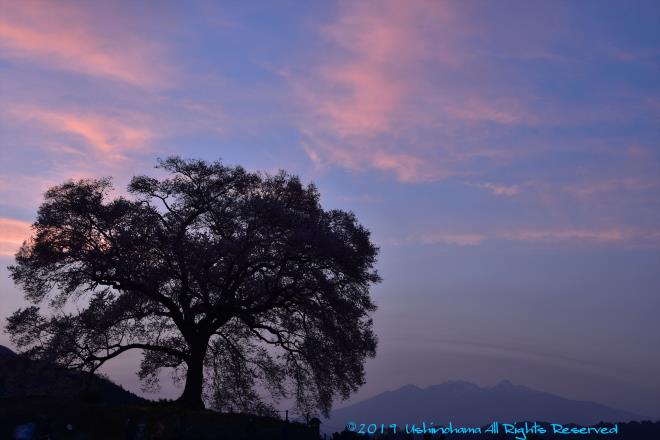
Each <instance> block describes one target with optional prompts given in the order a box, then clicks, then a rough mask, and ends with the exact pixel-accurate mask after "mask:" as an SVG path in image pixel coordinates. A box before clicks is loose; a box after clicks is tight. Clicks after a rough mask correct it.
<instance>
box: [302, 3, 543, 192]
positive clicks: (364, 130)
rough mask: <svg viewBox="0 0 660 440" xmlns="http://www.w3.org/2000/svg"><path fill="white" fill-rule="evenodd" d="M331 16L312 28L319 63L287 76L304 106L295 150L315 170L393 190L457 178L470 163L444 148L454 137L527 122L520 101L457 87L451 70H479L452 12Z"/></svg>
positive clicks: (383, 10) (468, 27)
mask: <svg viewBox="0 0 660 440" xmlns="http://www.w3.org/2000/svg"><path fill="white" fill-rule="evenodd" d="M339 12H340V13H339V16H338V18H337V19H336V20H335V21H334V22H332V23H330V24H327V25H324V26H321V27H320V34H321V35H322V36H323V37H324V38H325V40H326V42H328V43H329V50H328V51H327V52H324V57H323V59H322V60H319V63H318V65H316V66H313V67H312V70H313V71H312V72H311V74H310V72H304V73H300V74H296V75H289V79H290V81H291V83H292V86H293V87H294V89H295V91H296V92H297V94H298V96H300V97H301V101H302V102H303V103H304V106H305V114H306V116H305V118H304V122H303V123H302V125H303V132H304V133H306V135H307V139H306V141H305V147H304V149H305V152H306V153H307V155H308V157H309V159H310V160H311V161H312V162H313V163H314V164H315V166H316V167H319V166H320V165H321V164H333V165H339V166H342V167H345V168H348V169H352V170H368V169H376V170H381V171H384V172H388V173H392V174H393V175H395V176H396V178H397V179H398V180H399V181H402V182H425V181H433V180H440V179H444V178H447V177H449V176H455V175H464V174H465V173H466V170H465V169H464V167H463V165H464V164H465V163H468V162H470V161H471V160H473V159H474V158H475V157H476V156H477V155H478V153H476V154H475V152H473V151H469V150H466V148H464V147H463V148H456V146H455V145H453V143H454V142H455V140H453V139H452V137H453V136H454V133H456V132H457V131H469V132H470V133H471V134H473V133H474V130H472V127H475V126H479V125H481V124H495V125H501V126H511V125H516V124H532V123H537V118H535V117H534V116H533V115H532V114H531V112H530V111H529V109H528V108H527V106H526V105H525V104H524V103H522V102H520V101H519V100H518V99H517V98H516V97H514V96H509V95H506V94H502V92H501V91H500V90H499V89H498V87H492V86H491V84H489V83H488V82H484V83H481V84H480V85H479V87H475V83H474V82H471V81H470V84H469V85H465V84H462V82H463V79H462V76H463V75H462V74H461V73H460V72H462V71H465V72H469V75H475V74H476V73H473V72H480V73H479V75H481V74H482V73H481V72H482V71H485V70H487V69H485V68H484V66H483V65H475V64H474V63H475V59H474V57H472V56H471V53H470V51H469V50H468V49H466V47H467V46H466V40H467V37H469V36H474V35H475V34H476V33H477V32H478V29H477V27H476V26H474V25H473V23H470V19H469V17H467V16H466V14H465V11H459V10H458V8H457V5H456V4H452V3H448V2H432V1H411V2H404V3H401V2H397V1H385V2H380V3H379V4H378V6H377V7H375V6H374V4H373V3H367V2H356V3H346V4H344V5H343V7H341V8H340V11H339ZM486 80H487V81H488V80H489V79H488V78H486ZM484 89H485V90H484ZM422 132H427V133H428V132H431V133H433V132H436V133H441V135H440V136H438V137H437V138H436V139H433V135H431V137H428V135H427V136H425V137H424V136H422V135H420V133H422ZM471 148H477V149H478V148H479V147H476V146H473V147H471ZM482 150H483V149H482ZM491 154H492V153H491Z"/></svg>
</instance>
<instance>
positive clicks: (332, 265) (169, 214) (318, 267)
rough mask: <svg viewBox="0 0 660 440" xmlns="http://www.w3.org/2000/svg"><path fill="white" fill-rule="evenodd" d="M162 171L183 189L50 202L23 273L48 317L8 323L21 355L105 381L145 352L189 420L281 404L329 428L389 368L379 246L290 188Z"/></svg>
mask: <svg viewBox="0 0 660 440" xmlns="http://www.w3.org/2000/svg"><path fill="white" fill-rule="evenodd" d="M158 168H161V169H163V170H165V171H166V172H168V173H169V176H168V177H167V178H163V179H157V178H153V177H147V176H138V177H134V178H133V179H132V181H131V183H130V185H129V186H128V191H129V193H130V194H131V196H129V197H128V198H127V197H116V198H111V194H110V191H111V189H112V186H111V182H110V179H107V178H106V179H84V180H79V181H75V182H74V181H69V182H67V183H64V184H62V185H59V186H55V187H53V188H51V189H49V190H48V191H47V192H46V193H45V201H44V202H43V204H42V205H41V207H40V208H39V212H38V218H37V221H36V222H35V223H34V225H33V236H32V237H31V238H30V239H29V240H28V241H26V242H25V243H24V244H23V246H22V247H21V249H20V250H19V252H18V253H17V254H16V264H15V265H13V266H10V268H9V270H10V272H11V275H12V278H13V280H14V282H15V283H16V284H17V285H19V286H21V287H22V288H23V290H24V292H25V297H26V299H27V300H29V301H30V302H31V303H32V304H33V305H32V306H29V307H27V308H24V309H19V310H18V311H16V312H14V314H13V315H12V316H10V317H9V318H8V325H7V331H8V332H9V334H10V336H11V337H12V340H13V342H14V343H15V344H16V345H17V346H18V347H19V348H20V349H21V350H22V351H23V352H24V353H26V354H27V355H28V356H31V357H33V358H39V359H44V360H49V361H53V362H57V363H59V364H62V365H66V366H69V367H77V368H80V369H82V370H83V371H86V372H88V373H90V374H93V373H94V372H95V371H96V370H97V369H98V368H99V367H100V366H101V365H103V363H105V362H106V361H108V360H110V359H112V358H114V357H116V356H118V355H120V354H121V353H123V352H125V351H127V350H131V349H139V350H142V351H143V354H144V356H143V359H142V363H141V367H140V371H139V376H140V378H141V379H143V380H144V381H145V383H146V384H147V385H153V386H157V381H158V373H159V371H160V369H161V368H164V367H166V368H172V369H173V371H174V372H175V378H178V379H181V380H185V388H184V391H183V394H182V395H181V397H180V398H179V399H178V402H179V403H181V404H183V405H185V406H189V407H197V408H201V407H203V406H204V399H206V400H208V401H210V402H212V404H213V405H214V406H215V407H217V408H219V409H225V408H229V407H233V408H239V409H241V410H243V411H250V412H261V413H263V412H268V411H269V410H271V409H272V407H271V406H269V404H268V403H267V400H266V399H263V398H262V394H263V391H264V390H266V391H268V392H269V394H270V396H271V397H272V398H273V399H274V400H275V401H276V400H278V399H281V398H294V399H295V401H296V403H297V405H298V407H299V409H300V411H301V412H302V413H306V412H309V411H313V410H314V409H317V410H320V411H321V412H322V413H324V414H327V413H328V412H329V410H330V409H331V407H332V403H333V400H334V399H335V398H337V397H341V398H346V397H348V396H349V395H350V394H351V393H352V392H354V391H355V390H357V388H358V387H359V386H360V385H362V384H363V383H364V363H365V360H366V358H367V357H373V356H374V355H375V349H376V336H375V335H374V333H373V326H372V320H371V318H370V312H373V311H374V310H375V305H374V304H373V302H372V300H371V298H370V294H369V288H370V287H371V285H372V284H373V283H377V282H378V281H379V280H380V278H379V276H378V274H377V272H376V270H375V269H374V265H375V263H376V257H377V254H378V249H377V248H376V247H375V246H374V245H373V244H372V243H371V241H370V234H369V231H368V230H367V229H365V228H364V227H362V226H361V225H360V224H359V223H358V222H357V220H356V218H355V215H354V214H353V213H351V212H345V211H341V210H328V211H325V210H323V209H322V207H321V205H320V203H319V193H318V191H317V189H316V188H315V187H314V185H311V184H310V185H307V186H305V185H303V184H301V182H300V180H299V179H298V178H297V177H295V176H291V175H289V174H286V173H284V172H280V173H279V174H277V175H274V176H270V175H263V174H260V173H250V172H247V171H246V170H244V169H243V168H241V167H227V166H224V165H222V164H221V163H220V162H213V163H207V162H204V161H201V160H184V159H181V158H179V157H170V158H168V159H166V160H163V161H160V162H159V167H158ZM72 304H74V305H75V307H72V306H71V305H72ZM42 307H44V308H46V309H49V310H48V311H46V313H44V311H42V310H41V308H42ZM73 310H75V311H73Z"/></svg>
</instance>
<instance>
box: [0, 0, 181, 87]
mask: <svg viewBox="0 0 660 440" xmlns="http://www.w3.org/2000/svg"><path fill="white" fill-rule="evenodd" d="M0 4H1V6H2V14H0V54H2V55H3V56H5V57H8V58H12V59H15V60H19V61H20V60H28V61H31V62H35V63H38V64H41V65H43V66H46V67H49V68H54V69H58V70H64V71H69V72H75V73H78V74H82V75H86V76H91V77H96V78H102V79H110V80H114V81H119V82H122V83H126V84H130V85H133V86H140V87H147V88H152V87H163V86H166V85H167V84H169V83H170V82H171V80H172V78H171V77H170V75H171V69H169V68H168V67H167V65H166V63H165V62H164V59H163V53H162V52H163V49H162V48H161V46H160V45H158V44H155V43H152V42H148V41H146V40H145V39H142V38H139V37H137V36H136V35H134V34H132V33H131V32H130V31H129V30H127V29H124V30H122V31H121V32H119V29H115V32H112V33H104V32H102V26H99V25H100V24H103V23H109V22H110V21H109V20H108V18H109V17H108V14H111V13H112V12H113V11H105V10H104V11H93V10H91V9H90V8H87V9H83V8H80V7H77V6H74V5H73V4H71V3H62V2H56V1H53V2H41V1H20V2H15V1H10V0H2V1H1V2H0ZM118 22H119V23H120V24H119V26H121V23H122V22H121V21H119V20H118Z"/></svg>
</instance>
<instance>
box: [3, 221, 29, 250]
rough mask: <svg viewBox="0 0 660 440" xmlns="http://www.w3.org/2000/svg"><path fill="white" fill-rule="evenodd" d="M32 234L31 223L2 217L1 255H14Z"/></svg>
mask: <svg viewBox="0 0 660 440" xmlns="http://www.w3.org/2000/svg"><path fill="white" fill-rule="evenodd" d="M29 236H30V223H27V222H24V221H21V220H16V219H13V218H8V217H0V256H3V257H7V256H13V255H14V254H15V253H16V252H17V251H18V248H20V247H21V244H23V241H25V240H27V239H28V238H29Z"/></svg>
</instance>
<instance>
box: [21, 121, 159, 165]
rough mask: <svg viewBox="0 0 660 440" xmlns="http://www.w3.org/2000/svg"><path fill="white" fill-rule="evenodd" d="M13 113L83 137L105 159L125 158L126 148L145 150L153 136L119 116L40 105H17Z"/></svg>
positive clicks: (67, 149)
mask: <svg viewBox="0 0 660 440" xmlns="http://www.w3.org/2000/svg"><path fill="white" fill-rule="evenodd" d="M12 113H13V114H14V115H15V116H18V117H20V118H24V119H28V120H34V121H37V122H38V123H40V124H43V125H45V126H46V127H48V128H49V129H51V130H54V131H57V132H60V133H65V134H70V135H74V136H75V137H77V138H79V139H81V140H83V141H84V143H85V144H86V145H87V146H88V147H90V148H91V150H92V152H93V153H94V154H95V155H97V157H100V158H102V159H103V160H107V161H117V160H121V159H124V158H125V153H126V152H128V151H144V150H145V149H146V148H147V145H148V142H149V141H150V140H151V139H152V138H153V136H154V134H153V133H152V132H151V130H150V129H149V128H146V127H145V126H138V125H135V124H134V123H128V122H126V121H125V120H123V119H122V118H119V117H110V116H104V115H100V114H93V113H92V114H89V113H72V112H63V111H52V110H43V109H39V108H22V109H21V108H19V109H15V110H13V111H12ZM57 148H58V149H59V150H60V152H64V153H76V152H78V150H77V149H76V148H72V147H70V146H68V145H60V146H58V147H57Z"/></svg>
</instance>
